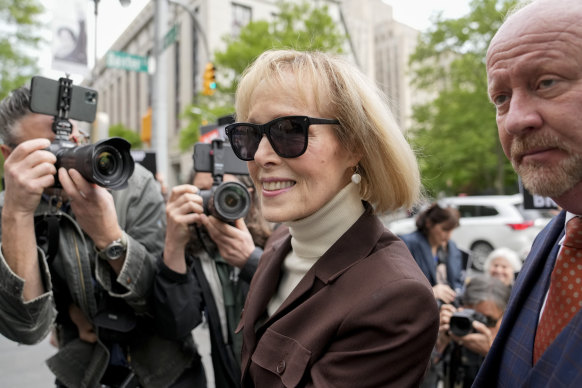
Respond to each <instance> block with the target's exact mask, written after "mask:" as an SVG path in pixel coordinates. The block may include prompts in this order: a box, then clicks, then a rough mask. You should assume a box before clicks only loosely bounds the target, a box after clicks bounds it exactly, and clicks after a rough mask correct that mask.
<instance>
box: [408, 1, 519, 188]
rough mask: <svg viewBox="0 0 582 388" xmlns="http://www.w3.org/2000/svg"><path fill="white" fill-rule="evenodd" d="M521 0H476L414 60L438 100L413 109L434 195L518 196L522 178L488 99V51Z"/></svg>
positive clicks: (414, 136)
mask: <svg viewBox="0 0 582 388" xmlns="http://www.w3.org/2000/svg"><path fill="white" fill-rule="evenodd" d="M515 3H516V0H472V1H471V3H470V12H469V13H468V14H467V15H465V16H463V17H461V18H459V19H444V18H443V17H442V14H440V15H437V16H436V17H435V19H434V20H433V26H432V27H431V28H430V29H429V30H428V31H427V32H425V33H423V34H421V36H420V40H419V44H418V46H417V48H416V51H415V52H414V53H413V55H412V56H411V57H410V66H411V71H412V72H413V77H412V78H413V80H414V81H413V82H414V85H415V86H416V87H417V88H419V89H421V90H424V91H426V92H428V93H429V94H432V95H436V98H434V99H433V100H432V101H430V102H428V103H426V104H423V105H418V106H415V107H414V108H413V121H414V122H415V124H413V126H412V127H411V128H410V131H409V136H410V140H411V142H412V143H413V144H414V146H415V147H416V148H417V150H418V151H419V163H420V168H421V172H422V177H423V183H424V186H425V188H426V189H427V191H428V193H429V194H431V195H433V196H437V195H440V194H445V195H456V194H460V193H466V194H484V193H496V194H503V193H506V192H516V191H517V189H518V185H517V175H515V173H514V172H513V169H512V168H511V165H510V163H509V162H508V161H507V159H506V157H505V155H504V154H503V150H502V149H501V146H500V143H499V140H498V135H497V126H496V122H495V107H494V106H493V105H492V104H491V103H490V102H489V99H488V95H487V75H486V71H485V54H486V52H487V47H488V45H489V41H490V40H491V38H492V37H493V35H494V34H495V32H496V31H497V29H498V28H499V26H500V25H501V23H502V21H503V18H504V15H506V13H507V11H508V10H509V9H510V8H511V7H512V6H513V5H514V4H515Z"/></svg>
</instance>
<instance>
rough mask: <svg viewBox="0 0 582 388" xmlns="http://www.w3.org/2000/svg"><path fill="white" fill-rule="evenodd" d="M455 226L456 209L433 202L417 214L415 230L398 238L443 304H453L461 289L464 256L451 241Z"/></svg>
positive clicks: (457, 222)
mask: <svg viewBox="0 0 582 388" xmlns="http://www.w3.org/2000/svg"><path fill="white" fill-rule="evenodd" d="M458 226H459V212H458V210H457V209H454V208H451V207H447V208H442V207H440V206H439V204H438V203H433V204H432V205H431V206H430V207H428V208H427V209H426V210H424V211H423V212H422V213H420V214H419V215H418V217H417V219H416V228H417V230H416V231H415V232H412V233H409V234H405V235H403V236H400V237H401V238H402V240H403V241H404V243H406V246H408V249H410V253H412V256H413V257H414V260H416V262H417V263H418V266H419V267H420V269H421V270H422V272H423V273H424V275H425V276H426V277H427V279H428V281H429V282H430V284H431V286H432V289H433V293H434V296H435V298H436V299H437V300H439V301H441V302H444V303H452V302H453V301H454V300H455V297H456V295H457V293H458V292H459V291H461V290H462V289H463V257H462V254H461V251H460V250H459V248H457V245H456V244H455V243H454V242H453V241H451V233H452V232H453V230H454V229H455V228H456V227H458Z"/></svg>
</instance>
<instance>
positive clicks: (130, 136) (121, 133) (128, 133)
mask: <svg viewBox="0 0 582 388" xmlns="http://www.w3.org/2000/svg"><path fill="white" fill-rule="evenodd" d="M109 136H110V137H122V138H124V139H125V140H127V141H128V142H129V144H131V148H132V149H140V148H141V147H142V146H143V143H142V141H141V138H140V136H139V133H138V132H137V131H134V130H133V129H129V128H127V127H126V126H125V125H123V124H115V125H112V126H110V127H109Z"/></svg>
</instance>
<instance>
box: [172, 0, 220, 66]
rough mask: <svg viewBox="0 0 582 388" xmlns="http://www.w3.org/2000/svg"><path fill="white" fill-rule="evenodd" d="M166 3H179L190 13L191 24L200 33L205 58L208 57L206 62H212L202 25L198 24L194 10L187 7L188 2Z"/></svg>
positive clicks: (173, 1) (174, 2)
mask: <svg viewBox="0 0 582 388" xmlns="http://www.w3.org/2000/svg"><path fill="white" fill-rule="evenodd" d="M168 3H170V4H176V5H179V6H180V7H182V8H184V9H185V10H186V12H188V13H189V14H190V17H191V18H192V24H193V25H194V28H196V30H197V31H198V33H199V34H200V38H201V40H202V45H203V46H204V51H206V58H207V59H208V62H212V53H211V52H210V49H209V48H208V39H207V38H206V34H205V33H204V30H203V29H202V26H201V25H200V23H199V22H198V19H197V18H196V14H195V11H194V10H192V9H190V7H188V4H186V3H185V2H183V1H180V0H168ZM195 9H198V6H196V8H195Z"/></svg>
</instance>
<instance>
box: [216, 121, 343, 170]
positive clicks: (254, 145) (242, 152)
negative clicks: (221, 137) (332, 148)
mask: <svg viewBox="0 0 582 388" xmlns="http://www.w3.org/2000/svg"><path fill="white" fill-rule="evenodd" d="M314 124H339V121H338V120H334V119H317V118H313V117H307V116H284V117H279V118H277V119H275V120H273V121H269V122H268V123H266V124H251V123H234V124H229V125H227V126H226V127H225V132H226V135H227V136H228V139H229V140H230V145H231V146H232V149H233V151H234V153H235V154H236V156H238V157H239V159H242V160H247V161H249V160H254V159H255V153H256V152H257V149H258V148H259V143H260V142H261V140H262V138H263V135H267V139H269V143H271V146H272V147H273V150H274V151H275V152H276V153H277V155H279V156H280V157H282V158H296V157H298V156H301V155H303V153H304V152H305V150H306V149H307V135H308V132H309V126H310V125H314Z"/></svg>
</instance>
